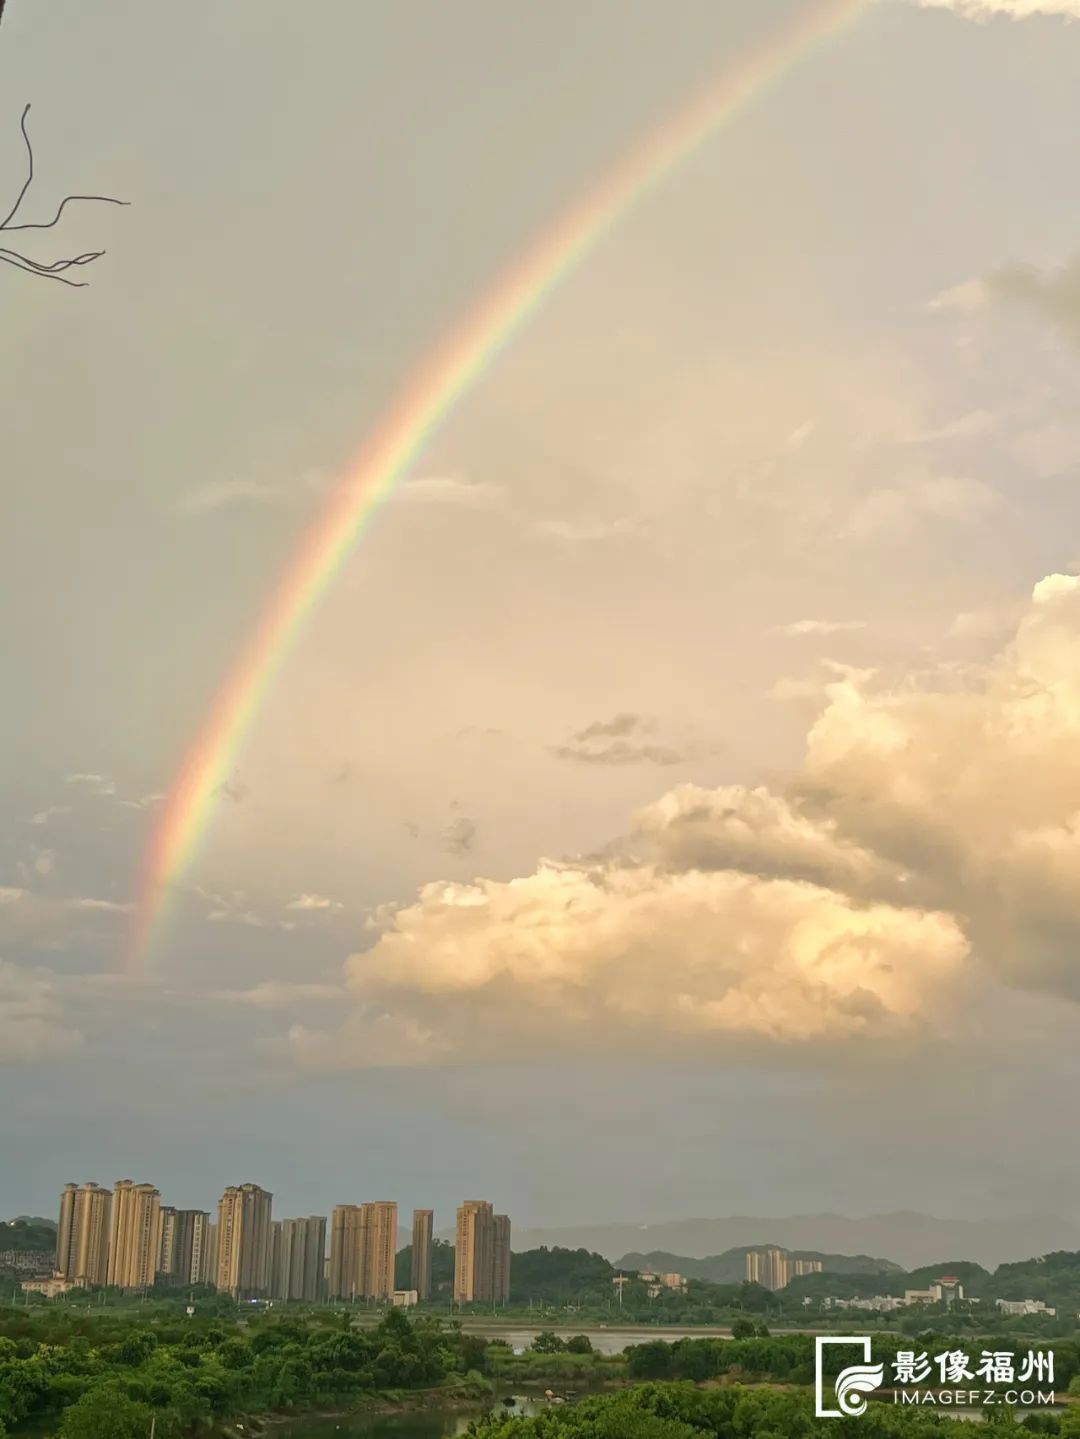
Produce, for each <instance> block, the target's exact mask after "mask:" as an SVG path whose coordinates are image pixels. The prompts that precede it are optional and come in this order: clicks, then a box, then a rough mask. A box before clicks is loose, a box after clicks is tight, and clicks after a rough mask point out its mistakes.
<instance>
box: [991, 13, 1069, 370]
mask: <svg viewBox="0 0 1080 1439" xmlns="http://www.w3.org/2000/svg"><path fill="white" fill-rule="evenodd" d="M1073 13H1075V14H1076V15H1078V16H1080V3H1078V4H1077V7H1076V9H1075V11H1074V12H1073ZM987 284H988V286H989V288H990V291H991V294H992V295H993V297H994V298H995V299H996V300H999V301H1002V302H1004V303H1009V304H1015V305H1023V306H1025V307H1026V308H1028V309H1030V310H1033V311H1034V312H1035V313H1036V314H1037V315H1041V316H1042V317H1043V318H1044V319H1046V320H1048V321H1049V322H1050V323H1051V324H1052V325H1055V326H1056V327H1057V328H1058V329H1060V330H1061V331H1062V332H1063V333H1064V334H1065V335H1066V336H1067V337H1068V338H1069V339H1070V340H1072V341H1073V342H1074V343H1075V344H1080V259H1074V260H1071V261H1070V262H1069V263H1068V264H1067V265H1065V266H1063V268H1061V269H1060V270H1057V271H1050V272H1043V271H1040V270H1036V269H1034V268H1033V267H1031V266H1027V265H1015V266H1012V267H1010V268H1008V269H1003V270H999V271H997V273H996V274H994V275H992V276H991V277H990V279H989V280H988V281H987Z"/></svg>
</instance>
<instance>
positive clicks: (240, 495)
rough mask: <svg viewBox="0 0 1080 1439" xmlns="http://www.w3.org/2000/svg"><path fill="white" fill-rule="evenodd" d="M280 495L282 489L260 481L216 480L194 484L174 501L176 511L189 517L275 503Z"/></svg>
mask: <svg viewBox="0 0 1080 1439" xmlns="http://www.w3.org/2000/svg"><path fill="white" fill-rule="evenodd" d="M284 498H285V492H284V490H283V489H282V487H281V486H280V485H271V484H266V483H264V482H262V481H260V480H218V481H214V482H212V483H210V484H206V485H196V487H195V488H194V489H191V490H188V491H187V493H186V494H184V495H181V497H180V499H179V500H178V501H177V503H176V513H177V514H181V515H189V516H193V517H194V516H199V515H212V514H215V513H216V512H217V511H218V510H226V509H232V508H234V507H235V506H237V505H278V504H281V503H282V501H283V499H284Z"/></svg>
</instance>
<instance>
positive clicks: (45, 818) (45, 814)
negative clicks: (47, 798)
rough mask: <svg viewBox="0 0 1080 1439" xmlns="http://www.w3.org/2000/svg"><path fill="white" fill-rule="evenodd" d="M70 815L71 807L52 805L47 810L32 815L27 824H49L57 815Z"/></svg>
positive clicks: (40, 810)
mask: <svg viewBox="0 0 1080 1439" xmlns="http://www.w3.org/2000/svg"><path fill="white" fill-rule="evenodd" d="M70 813H71V805H69V804H51V805H49V807H48V808H47V809H39V810H38V812H37V814H32V815H31V816H30V818H29V820H28V821H27V823H28V824H33V825H43V824H48V823H49V821H50V820H51V819H54V818H55V816H56V815H58V814H70Z"/></svg>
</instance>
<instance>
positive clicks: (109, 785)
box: [64, 774, 116, 795]
mask: <svg viewBox="0 0 1080 1439" xmlns="http://www.w3.org/2000/svg"><path fill="white" fill-rule="evenodd" d="M64 783H65V784H77V785H80V786H81V787H82V788H83V789H86V790H88V791H89V792H90V793H91V794H98V795H111V794H115V793H116V785H115V784H114V782H113V781H112V780H111V779H109V777H108V776H107V775H103V774H69V775H65V776H64Z"/></svg>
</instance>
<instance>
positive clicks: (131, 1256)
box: [108, 1179, 161, 1289]
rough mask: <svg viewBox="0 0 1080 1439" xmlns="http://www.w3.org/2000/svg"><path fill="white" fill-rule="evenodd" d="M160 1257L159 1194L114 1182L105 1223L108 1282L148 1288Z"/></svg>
mask: <svg viewBox="0 0 1080 1439" xmlns="http://www.w3.org/2000/svg"><path fill="white" fill-rule="evenodd" d="M160 1256H161V1195H160V1194H159V1192H158V1191H157V1190H156V1189H155V1188H154V1186H153V1185H152V1184H136V1183H135V1182H134V1180H131V1179H118V1180H117V1181H116V1184H115V1186H114V1188H113V1196H112V1215H111V1218H110V1223H109V1268H108V1274H109V1283H110V1284H115V1285H116V1286H117V1287H118V1288H120V1289H149V1287H150V1286H151V1284H153V1282H154V1278H155V1276H156V1274H157V1267H158V1260H159V1258H160Z"/></svg>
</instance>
